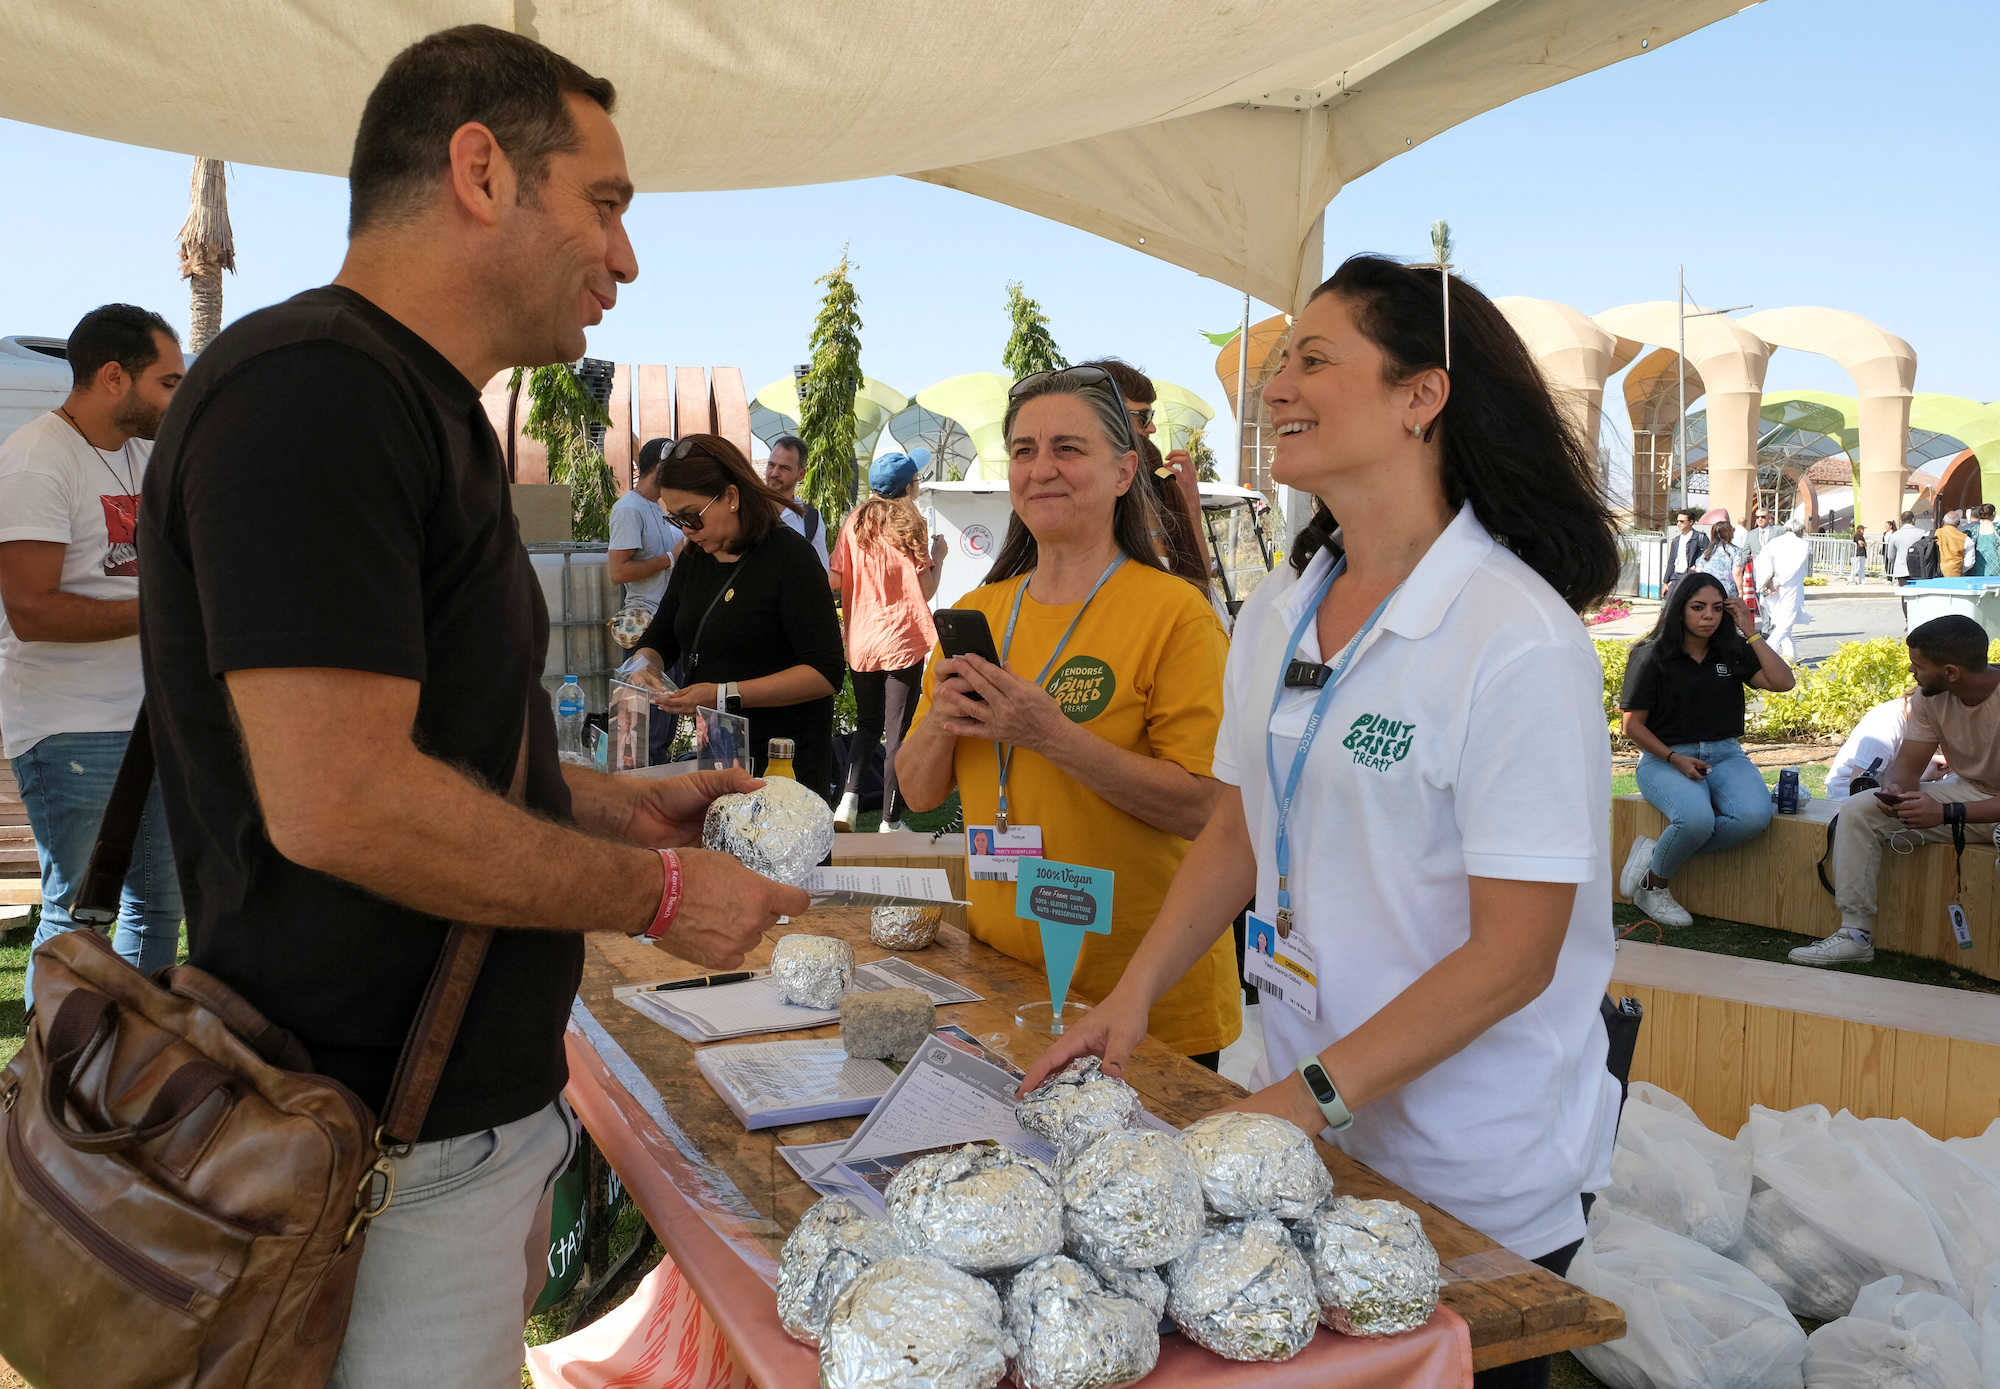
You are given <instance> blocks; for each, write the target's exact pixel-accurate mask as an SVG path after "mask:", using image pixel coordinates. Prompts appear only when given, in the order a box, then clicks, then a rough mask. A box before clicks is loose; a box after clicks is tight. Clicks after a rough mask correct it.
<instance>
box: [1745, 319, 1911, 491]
mask: <svg viewBox="0 0 2000 1389" xmlns="http://www.w3.org/2000/svg"><path fill="white" fill-rule="evenodd" d="M1739 322H1741V323H1742V325H1743V327H1744V328H1745V329H1747V330H1748V331H1750V332H1752V333H1755V334H1756V335H1757V336H1758V337H1760V338H1762V339H1763V340H1764V341H1765V342H1768V343H1770V344H1771V345H1772V346H1773V347H1789V348H1792V349H1793V350H1794V351H1798V352H1817V353H1820V354H1821V355H1823V356H1827V357H1831V358H1833V360H1834V361H1836V362H1838V363H1840V365H1841V366H1842V367H1844V368H1846V370H1847V374H1848V375H1849V376H1851V377H1853V378H1854V393H1855V397H1856V401H1857V404H1858V405H1859V407H1860V408H1859V414H1860V417H1861V418H1860V424H1861V447H1860V458H1859V459H1858V460H1857V461H1858V462H1859V463H1860V465H1861V466H1860V474H1861V495H1860V497H1859V498H1857V501H1858V503H1859V505H1858V506H1857V507H1856V508H1855V512H1854V517H1855V519H1856V520H1857V521H1862V522H1865V523H1867V524H1869V525H1876V526H1880V525H1893V524H1894V522H1895V519H1896V515H1897V513H1898V512H1900V511H1901V510H1902V509H1903V476H1904V472H1905V462H1906V460H1905V458H1904V453H1905V450H1906V449H1907V447H1908V442H1909V435H1910V397H1911V394H1912V393H1913V392H1914V390H1915V389H1916V384H1917V351H1916V349H1915V348H1913V347H1911V346H1910V345H1909V344H1908V343H1907V342H1904V341H1903V340H1902V339H1901V338H1899V337H1897V336H1896V335H1895V334H1894V333H1891V332H1889V331H1887V330H1886V329H1883V328H1878V327H1876V326H1875V325H1874V324H1873V323H1870V322H1869V321H1868V320H1867V319H1865V318H1863V317H1862V316H1861V315H1860V314H1856V313H1848V312H1846V311H1845V310H1843V309H1820V308H1795V309H1766V310H1765V311H1764V312H1763V313H1753V314H1750V315H1749V316H1747V317H1745V318H1743V319H1740V320H1739Z"/></svg>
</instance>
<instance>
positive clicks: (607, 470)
mask: <svg viewBox="0 0 2000 1389" xmlns="http://www.w3.org/2000/svg"><path fill="white" fill-rule="evenodd" d="M524 374H525V375H526V376H527V378H528V418H527V420H526V422H525V423H523V424H522V426H521V432H522V433H523V434H525V435H527V436H528V437H529V438H530V439H533V440H535V441H536V442H538V443H540V444H541V445H542V446H543V447H545V448H547V449H548V451H549V481H550V482H560V483H567V484H568V486H569V502H570V534H571V536H572V537H573V538H575V539H577V540H597V541H603V540H609V539H610V538H611V504H612V503H613V502H615V501H617V500H618V480H617V478H616V477H615V476H614V475H613V474H612V471H611V465H610V464H609V463H607V462H605V461H604V450H603V449H602V448H600V447H598V446H597V445H596V444H593V443H592V442H591V441H590V427H591V426H592V425H609V424H610V423H611V416H609V415H608V414H606V413H605V411H604V407H603V406H602V405H599V404H598V403H597V399H596V397H594V396H592V395H591V394H590V392H589V391H587V390H585V389H584V388H583V380H582V378H581V377H579V376H578V375H577V374H576V368H575V367H573V366H571V365H570V364H569V363H567V362H558V363H556V364H554V365H553V366H546V367H536V368H535V369H534V370H533V371H532V372H528V371H526V369H525V368H522V367H515V368H514V375H513V378H512V380H511V381H509V383H508V387H509V389H511V390H518V389H520V386H521V377H522V376H523V375H524Z"/></svg>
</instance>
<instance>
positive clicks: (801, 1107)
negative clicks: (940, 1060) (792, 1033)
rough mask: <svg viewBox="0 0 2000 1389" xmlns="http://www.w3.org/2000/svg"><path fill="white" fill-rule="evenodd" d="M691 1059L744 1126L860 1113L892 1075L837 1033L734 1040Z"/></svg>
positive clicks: (768, 1125) (878, 1095)
mask: <svg viewBox="0 0 2000 1389" xmlns="http://www.w3.org/2000/svg"><path fill="white" fill-rule="evenodd" d="M694 1060H695V1066H696V1067H697V1069H699V1070H700V1071H701V1074H702V1078H703V1079H705V1080H706V1081H707V1082H708V1083H709V1085H711V1086H712V1087H713V1088H714V1090H715V1092H716V1094H717V1095H719V1096H721V1097H722V1101H723V1103H725V1104H727V1105H728V1106H729V1108H730V1110H731V1111H732V1112H733V1113H734V1114H735V1115H736V1117H737V1118H738V1119H740V1120H742V1121H743V1125H744V1127H745V1128H749V1129H763V1128H771V1127H773V1126H775V1125H779V1124H800V1123H807V1122H809V1121H812V1120H815V1119H837V1118H844V1117H846V1116H848V1115H853V1114H865V1113H867V1112H868V1110H869V1109H870V1108H871V1107H872V1106H873V1105H874V1104H875V1102H876V1101H877V1100H879V1099H880V1098H881V1097H882V1096H883V1095H884V1094H885V1093H887V1092H888V1089H889V1087H890V1086H891V1085H893V1084H894V1083H895V1080H896V1073H895V1072H894V1071H893V1070H891V1069H889V1067H887V1066H885V1065H883V1064H882V1063H881V1062H880V1061H870V1060H864V1059H862V1058H860V1057H852V1056H849V1055H848V1054H847V1052H846V1050H845V1049H844V1048H843V1047H842V1046H841V1044H840V1042H839V1040H838V1039H827V1040H817V1039H801V1040H796V1041H780V1042H738V1043H735V1044H733V1045H729V1046H719V1047H704V1048H703V1049H702V1050H700V1051H698V1052H696V1053H695V1056H694Z"/></svg>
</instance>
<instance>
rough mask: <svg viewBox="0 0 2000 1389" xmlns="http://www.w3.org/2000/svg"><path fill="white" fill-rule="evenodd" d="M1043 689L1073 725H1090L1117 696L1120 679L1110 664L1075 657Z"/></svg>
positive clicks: (1095, 659) (1050, 678) (1095, 658)
mask: <svg viewBox="0 0 2000 1389" xmlns="http://www.w3.org/2000/svg"><path fill="white" fill-rule="evenodd" d="M1043 688H1044V689H1046V690H1047V691H1048V692H1049V696H1050V697H1051V698H1052V699H1054V700H1055V702H1056V703H1057V704H1058V705H1060V706H1061V707H1062V711H1063V717H1064V718H1066V719H1068V720H1069V721H1070V722H1071V723H1089V722H1090V721H1091V720H1092V719H1094V718H1096V717H1097V716H1098V715H1099V714H1101V713H1103V712H1104V706H1105V705H1107V704H1109V703H1110V702H1111V696H1112V695H1113V694H1115V693H1117V691H1118V677H1117V676H1116V675H1113V674H1112V673H1111V664H1110V662H1108V661H1102V660H1099V659H1098V658H1097V657H1095V656H1072V657H1070V658H1069V659H1068V660H1066V661H1064V662H1063V663H1062V665H1061V667H1060V668H1059V669H1057V671H1056V673H1055V674H1053V675H1051V676H1050V677H1049V683H1048V684H1047V685H1045V686H1043Z"/></svg>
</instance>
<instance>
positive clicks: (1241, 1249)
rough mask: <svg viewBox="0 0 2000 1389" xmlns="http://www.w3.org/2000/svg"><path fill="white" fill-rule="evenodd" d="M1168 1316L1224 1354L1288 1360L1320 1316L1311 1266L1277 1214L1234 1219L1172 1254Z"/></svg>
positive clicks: (1188, 1333) (1189, 1335)
mask: <svg viewBox="0 0 2000 1389" xmlns="http://www.w3.org/2000/svg"><path fill="white" fill-rule="evenodd" d="M1167 1315H1168V1316H1169V1317H1171V1318H1173V1322H1174V1325H1175V1326H1178V1327H1179V1328H1180V1329H1181V1334H1182V1335H1183V1336H1186V1337H1187V1338H1188V1339H1189V1340H1191V1341H1193V1342H1194V1343H1195V1344H1197V1345H1201V1346H1206V1347H1208V1349H1210V1350H1212V1351H1214V1352H1215V1353H1216V1354H1217V1355H1220V1356H1222V1357H1223V1358H1224V1359H1226V1360H1289V1359H1291V1358H1292V1357H1293V1356H1294V1355H1297V1354H1298V1353H1299V1352H1300V1351H1301V1350H1303V1349H1305V1345H1306V1342H1308V1341H1310V1340H1311V1339H1312V1337H1313V1330H1314V1327H1315V1326H1316V1325H1317V1323H1318V1320H1319V1303H1318V1301H1317V1300H1316V1299H1315V1297H1314V1295H1313V1279H1312V1272H1311V1270H1309V1269H1308V1268H1307V1267H1306V1261H1305V1259H1304V1258H1302V1257H1301V1256H1300V1254H1299V1251H1298V1250H1297V1249H1296V1248H1294V1247H1293V1245H1292V1237H1291V1235H1290V1234H1289V1233H1288V1232H1287V1231H1286V1229H1285V1227H1284V1226H1283V1225H1280V1224H1279V1223H1278V1222H1277V1221H1275V1220H1238V1221H1235V1222H1233V1223H1231V1224H1229V1225H1226V1226H1224V1227H1223V1228H1222V1229H1220V1230H1217V1231H1215V1232H1214V1233H1213V1234H1210V1235H1207V1236H1204V1237H1203V1239H1202V1241H1201V1242H1200V1243H1199V1244H1197V1245H1195V1247H1194V1248H1192V1249H1190V1250H1189V1251H1188V1252H1187V1253H1185V1254H1183V1255H1182V1256H1181V1257H1180V1258H1178V1259H1176V1260H1174V1262H1173V1264H1172V1266H1171V1267H1170V1268H1169V1269H1168V1270H1167Z"/></svg>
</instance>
